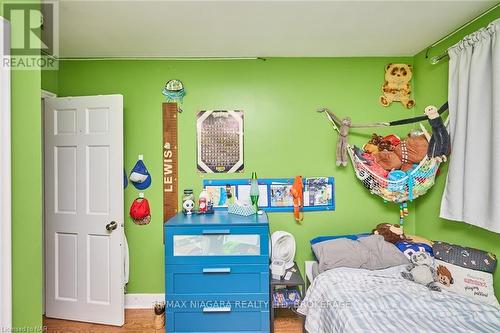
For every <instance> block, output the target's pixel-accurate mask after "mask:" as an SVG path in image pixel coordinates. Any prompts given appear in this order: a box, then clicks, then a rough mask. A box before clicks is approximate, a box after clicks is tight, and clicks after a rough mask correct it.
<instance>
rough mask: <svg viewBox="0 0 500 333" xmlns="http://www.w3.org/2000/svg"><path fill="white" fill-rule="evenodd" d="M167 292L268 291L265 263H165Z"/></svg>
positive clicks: (219, 292)
mask: <svg viewBox="0 0 500 333" xmlns="http://www.w3.org/2000/svg"><path fill="white" fill-rule="evenodd" d="M165 279H166V286H165V290H166V293H167V295H176V294H216V295H218V294H224V293H235V294H238V293H266V294H267V293H268V292H269V268H268V265H267V264H265V265H222V264H213V265H167V270H166V275H165Z"/></svg>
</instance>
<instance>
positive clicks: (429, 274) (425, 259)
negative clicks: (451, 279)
mask: <svg viewBox="0 0 500 333" xmlns="http://www.w3.org/2000/svg"><path fill="white" fill-rule="evenodd" d="M410 261H411V264H410V265H408V266H407V267H406V272H401V276H402V277H403V278H405V279H407V280H410V281H413V282H416V283H418V284H422V285H424V286H426V287H427V288H429V289H430V290H433V291H441V288H440V287H439V285H438V276H437V273H436V269H435V268H434V265H433V259H432V257H431V255H430V254H428V253H427V252H415V253H414V254H413V255H412V256H411V258H410Z"/></svg>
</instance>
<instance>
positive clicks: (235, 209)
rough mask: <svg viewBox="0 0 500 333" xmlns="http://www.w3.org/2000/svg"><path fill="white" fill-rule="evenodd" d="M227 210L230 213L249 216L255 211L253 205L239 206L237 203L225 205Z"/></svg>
mask: <svg viewBox="0 0 500 333" xmlns="http://www.w3.org/2000/svg"><path fill="white" fill-rule="evenodd" d="M227 212H228V213H230V214H236V215H242V216H249V215H252V214H255V213H257V211H256V210H255V207H254V206H239V205H235V204H232V205H229V206H228V207H227Z"/></svg>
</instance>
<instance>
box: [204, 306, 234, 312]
mask: <svg viewBox="0 0 500 333" xmlns="http://www.w3.org/2000/svg"><path fill="white" fill-rule="evenodd" d="M220 312H231V307H229V306H222V307H218V308H214V307H205V308H203V313H220Z"/></svg>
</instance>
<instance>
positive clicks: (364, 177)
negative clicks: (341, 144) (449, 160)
mask: <svg viewBox="0 0 500 333" xmlns="http://www.w3.org/2000/svg"><path fill="white" fill-rule="evenodd" d="M347 151H348V153H349V156H350V158H351V161H352V165H353V167H354V170H355V172H356V177H357V178H358V179H359V180H361V181H362V182H363V185H364V186H365V187H366V188H367V189H369V190H370V192H371V193H372V194H376V195H378V196H379V197H381V198H382V199H384V200H385V201H388V202H395V203H404V202H406V201H412V200H413V199H416V198H418V197H419V196H421V195H424V194H425V193H426V192H427V191H428V190H429V189H430V188H431V187H432V186H433V185H434V182H435V178H436V173H437V171H438V168H439V162H438V161H436V160H435V159H429V158H428V157H425V158H424V159H423V160H422V161H421V162H420V163H419V164H418V165H417V166H416V167H415V168H413V169H412V170H410V171H408V172H406V176H405V177H402V178H400V179H398V180H389V179H386V178H384V177H381V176H379V175H377V174H376V173H374V172H373V171H372V170H371V169H370V165H368V164H365V163H364V162H363V161H362V160H361V159H360V158H359V157H358V156H357V155H356V154H355V153H354V151H353V146H351V145H348V147H347Z"/></svg>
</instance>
